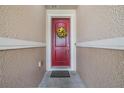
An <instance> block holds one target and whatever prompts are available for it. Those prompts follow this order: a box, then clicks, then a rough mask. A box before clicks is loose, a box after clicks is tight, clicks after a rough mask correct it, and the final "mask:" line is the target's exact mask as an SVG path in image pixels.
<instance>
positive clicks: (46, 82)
mask: <svg viewBox="0 0 124 93" xmlns="http://www.w3.org/2000/svg"><path fill="white" fill-rule="evenodd" d="M69 73H70V78H50V75H51V72H46V73H45V75H44V78H43V80H42V82H41V83H40V85H39V87H41V88H85V86H84V84H83V82H82V80H81V79H80V76H79V75H78V73H76V72H69Z"/></svg>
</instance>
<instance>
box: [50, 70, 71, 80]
mask: <svg viewBox="0 0 124 93" xmlns="http://www.w3.org/2000/svg"><path fill="white" fill-rule="evenodd" d="M50 77H51V78H69V77H70V74H69V71H52V73H51V76H50Z"/></svg>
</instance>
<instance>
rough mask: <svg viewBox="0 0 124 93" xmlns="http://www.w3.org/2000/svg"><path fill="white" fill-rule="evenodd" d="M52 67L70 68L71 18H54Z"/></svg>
mask: <svg viewBox="0 0 124 93" xmlns="http://www.w3.org/2000/svg"><path fill="white" fill-rule="evenodd" d="M52 66H70V18H52Z"/></svg>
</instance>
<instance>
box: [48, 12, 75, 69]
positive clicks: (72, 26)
mask: <svg viewBox="0 0 124 93" xmlns="http://www.w3.org/2000/svg"><path fill="white" fill-rule="evenodd" d="M46 16H47V17H46V70H47V71H52V70H69V71H76V45H75V43H76V10H47V11H46ZM52 18H70V48H71V51H70V67H67V68H64V67H62V68H61V67H56V68H55V67H54V68H53V67H52V64H51V62H52V61H51V60H52V59H51V48H52V46H51V30H52V29H51V19H52Z"/></svg>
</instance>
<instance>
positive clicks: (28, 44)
mask: <svg viewBox="0 0 124 93" xmlns="http://www.w3.org/2000/svg"><path fill="white" fill-rule="evenodd" d="M45 46H46V45H45V43H41V42H35V41H27V40H20V39H13V38H5V37H0V50H8V49H21V48H35V47H45Z"/></svg>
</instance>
